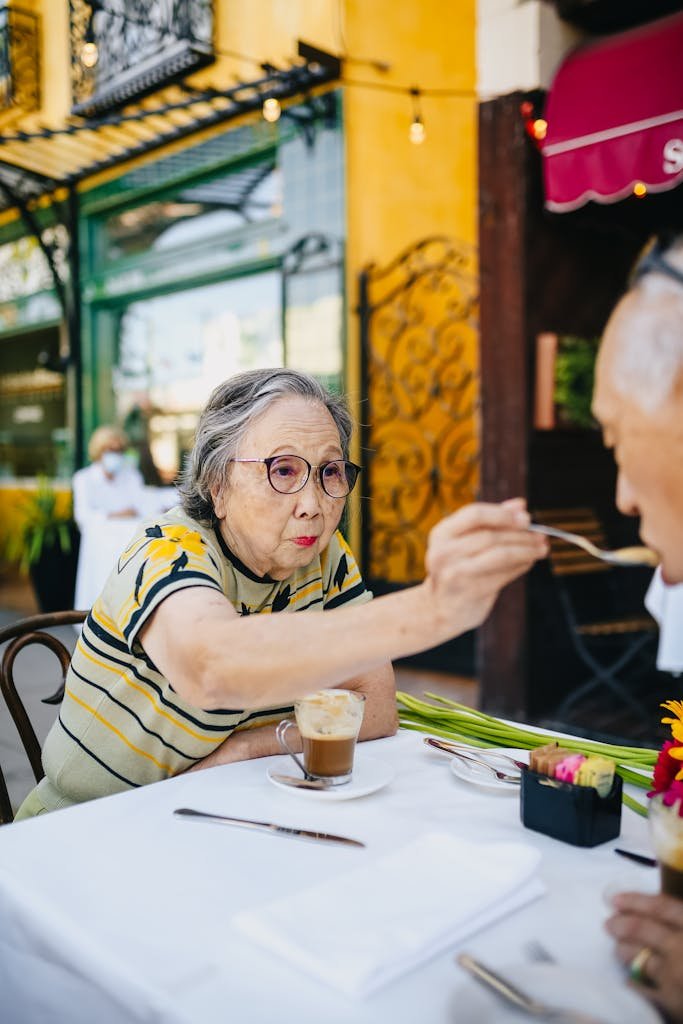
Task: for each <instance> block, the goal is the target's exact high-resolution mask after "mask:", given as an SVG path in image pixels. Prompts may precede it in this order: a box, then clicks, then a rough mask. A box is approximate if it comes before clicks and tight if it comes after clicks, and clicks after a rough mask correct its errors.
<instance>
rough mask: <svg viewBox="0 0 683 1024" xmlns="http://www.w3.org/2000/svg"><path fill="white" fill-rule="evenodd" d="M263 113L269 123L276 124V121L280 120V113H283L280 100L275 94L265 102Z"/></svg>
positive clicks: (264, 118)
mask: <svg viewBox="0 0 683 1024" xmlns="http://www.w3.org/2000/svg"><path fill="white" fill-rule="evenodd" d="M261 113H262V114H263V120H264V121H267V122H268V123H269V124H275V122H276V121H279V120H280V114H281V113H282V107H281V106H280V101H279V100H278V99H276V98H275V97H274V96H269V97H268V99H267V100H264V102H263V108H262V110H261Z"/></svg>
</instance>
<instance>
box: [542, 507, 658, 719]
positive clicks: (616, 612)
mask: <svg viewBox="0 0 683 1024" xmlns="http://www.w3.org/2000/svg"><path fill="white" fill-rule="evenodd" d="M533 518H534V519H535V520H536V521H537V522H539V523H543V524H544V525H546V526H555V527H559V528H560V529H563V530H568V531H570V532H572V533H578V534H581V535H583V536H584V537H586V538H587V539H588V540H590V541H592V542H593V543H594V544H596V545H597V546H598V547H601V548H608V547H609V546H610V545H609V544H608V543H607V541H606V538H605V535H604V531H603V528H602V524H601V523H600V521H599V520H598V518H597V517H596V515H595V513H594V512H593V510H592V509H590V508H573V509H554V510H543V511H539V512H535V513H534V515H533ZM549 563H550V571H551V575H552V578H553V580H554V584H555V587H556V590H557V595H558V597H559V604H560V607H561V609H562V613H563V617H564V622H565V627H566V629H567V631H568V633H569V638H570V642H571V645H572V647H573V648H574V651H575V653H576V655H578V658H579V660H580V662H581V663H582V664H583V666H584V668H585V669H586V670H587V674H586V677H585V678H584V679H582V680H580V681H579V682H578V685H577V686H575V687H574V688H572V690H571V692H570V693H569V694H568V695H567V697H566V698H565V699H564V700H563V701H562V703H561V704H560V705H559V707H558V708H557V709H556V711H555V717H556V718H557V720H558V721H560V722H563V721H566V720H568V719H570V718H571V715H572V712H573V711H574V709H575V708H576V706H577V705H578V704H579V703H580V702H581V701H582V700H584V698H586V697H588V696H589V695H590V694H592V693H593V692H594V691H596V690H598V689H605V690H607V691H608V692H609V693H610V694H611V697H612V698H613V701H614V708H615V711H616V710H619V709H624V710H625V709H626V708H628V709H630V711H631V712H634V713H635V714H637V715H638V716H644V715H647V711H646V709H645V707H644V705H643V704H642V703H641V701H639V700H638V697H637V696H636V692H637V690H636V686H637V682H638V680H639V679H642V677H643V676H644V675H645V673H646V672H648V671H650V672H651V671H652V669H653V667H654V664H655V651H656V642H657V625H656V623H655V621H654V619H652V617H651V616H650V615H648V613H647V612H646V610H645V608H644V607H643V603H642V595H641V594H640V590H641V589H643V590H644V586H643V587H640V586H639V582H640V581H641V580H643V581H644V583H645V585H646V583H647V581H648V580H649V576H648V571H647V570H643V569H641V568H639V567H638V568H631V567H628V568H622V567H615V566H612V565H608V564H606V563H605V562H601V561H598V560H597V559H596V558H592V557H591V556H590V555H587V554H586V553H585V552H584V551H583V550H582V549H581V548H578V547H576V546H574V545H572V544H568V543H566V542H565V541H562V540H555V539H554V538H553V539H551V543H550V557H549ZM633 577H635V579H634V578H633ZM629 584H637V585H636V586H629ZM634 691H635V692H634Z"/></svg>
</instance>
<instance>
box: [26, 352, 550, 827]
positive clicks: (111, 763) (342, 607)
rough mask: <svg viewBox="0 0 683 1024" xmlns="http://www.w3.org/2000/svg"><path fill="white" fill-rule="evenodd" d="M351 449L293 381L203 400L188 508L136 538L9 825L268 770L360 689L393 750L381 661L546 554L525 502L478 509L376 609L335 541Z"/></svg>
mask: <svg viewBox="0 0 683 1024" xmlns="http://www.w3.org/2000/svg"><path fill="white" fill-rule="evenodd" d="M350 433H351V422H350V419H349V416H348V413H347V412H346V410H345V408H344V406H343V404H342V402H341V400H340V399H338V398H336V397H334V396H332V395H330V394H328V393H327V392H326V391H325V390H324V389H323V388H322V387H321V386H320V384H319V383H318V382H317V381H316V380H315V379H314V378H312V377H309V376H306V375H305V374H302V373H297V372H295V371H292V370H284V369H274V370H256V371H252V372H248V373H242V374H239V375H238V376H236V377H233V378H232V379H230V380H228V381H226V383H224V384H222V385H220V387H218V388H217V389H216V390H215V391H214V393H213V395H212V396H211V398H210V400H209V404H208V406H207V408H206V410H205V411H204V413H203V415H202V417H201V419H200V422H199V425H198V428H197V436H196V443H195V447H194V451H193V453H192V457H191V460H190V462H189V465H188V466H187V468H186V476H185V483H184V486H183V489H182V496H183V507H182V509H181V508H176V509H173V510H171V511H170V512H168V513H166V514H165V515H163V516H161V517H158V518H156V519H154V520H153V521H151V522H148V523H147V524H146V525H145V527H144V528H143V529H141V531H140V532H139V534H138V535H137V536H136V537H135V538H134V540H133V542H132V543H131V544H130V545H129V547H128V548H127V550H126V551H124V552H123V554H122V555H121V557H120V559H119V562H118V565H117V566H116V568H115V570H114V571H113V572H112V574H111V576H110V577H109V580H108V581H107V583H106V585H105V587H104V590H103V591H102V594H101V595H100V597H99V599H98V600H97V601H96V602H95V605H94V607H93V609H92V612H91V614H90V615H89V616H88V619H87V622H86V623H85V626H84V629H83V633H82V636H81V638H80V640H79V642H78V645H77V647H76V650H75V652H74V656H73V659H72V663H71V667H70V669H69V673H68V677H67V685H66V693H65V696H64V702H63V706H62V709H61V713H60V716H59V719H58V721H57V722H56V723H55V725H54V726H53V728H52V730H51V732H50V733H49V735H48V737H47V740H46V743H45V747H44V750H43V764H44V768H45V778H44V779H43V780H42V781H41V782H40V783H39V784H38V786H37V787H36V789H34V790H33V792H32V793H31V794H29V796H28V797H27V799H26V800H25V801H24V804H23V805H22V807H21V809H20V811H19V814H18V817H28V816H30V815H32V814H36V813H40V812H42V811H44V810H51V809H53V808H57V807H63V806H65V805H68V804H71V803H75V802H78V801H83V800H89V799H92V798H94V797H98V796H103V795H105V794H108V793H114V792H117V791H120V790H125V789H129V788H131V787H134V786H140V785H144V784H145V783H148V782H154V781H156V780H159V779H164V778H166V777H168V776H170V775H175V774H177V773H178V772H182V771H186V770H188V769H190V770H191V769H195V768H203V767H207V766H210V765H218V764H224V763H227V762H231V761H236V760H243V759H245V758H250V757H258V756H263V755H267V754H274V753H276V752H278V749H279V748H278V746H277V742H276V739H275V724H276V723H277V722H278V721H279V720H280V719H281V718H282V717H283V715H285V714H287V713H288V712H290V711H291V705H292V701H293V700H294V699H295V698H296V697H299V696H302V695H304V694H306V693H310V692H311V691H313V690H316V689H318V688H319V687H324V686H345V687H348V688H351V689H356V690H359V691H362V692H363V693H364V694H365V695H366V712H365V716H364V721H363V729H362V732H361V739H370V738H373V737H377V736H386V735H389V734H391V733H393V732H394V731H395V730H396V710H395V699H394V679H393V670H392V668H391V664H390V660H391V659H392V658H398V657H403V656H405V655H409V654H414V653H415V652H416V651H419V650H422V649H424V648H428V647H432V646H434V645H435V644H438V643H441V642H443V641H445V640H447V639H448V638H450V637H452V636H454V635H456V634H457V633H460V632H462V631H463V630H466V629H471V628H472V627H474V626H476V625H478V624H479V623H480V622H481V621H482V619H483V618H484V617H485V616H486V614H487V613H488V611H489V609H490V608H491V605H492V604H493V601H494V600H495V597H496V595H497V594H498V592H499V590H500V588H501V587H502V586H504V585H505V584H506V583H507V582H509V581H510V580H511V579H513V578H514V577H515V576H517V575H519V573H521V572H524V571H525V570H527V569H528V568H529V567H530V566H531V565H532V563H533V562H534V561H535V560H536V559H537V558H539V557H542V556H543V555H544V554H545V551H546V545H545V541H544V539H543V538H540V537H538V536H537V535H534V534H531V533H529V532H528V531H527V530H526V529H525V526H526V524H527V522H528V516H527V513H526V512H525V511H524V508H523V505H522V504H521V503H519V502H508V503H506V504H504V505H501V506H491V505H480V506H476V505H474V506H469V507H467V508H464V509H461V510H460V511H459V512H457V513H455V514H454V515H452V516H450V517H449V518H447V519H445V520H443V521H442V522H441V523H439V524H438V525H437V526H436V527H435V528H434V529H433V530H432V532H431V535H430V540H429V550H428V553H427V559H426V568H427V576H426V579H425V581H424V582H423V583H421V584H419V585H418V586H415V587H412V588H410V589H408V590H404V591H402V592H400V593H396V594H392V595H387V596H384V597H381V598H378V599H376V600H371V597H372V595H371V594H370V593H369V592H368V591H367V590H366V589H365V586H364V584H363V581H362V579H361V576H360V573H359V571H358V568H357V566H356V563H355V561H354V558H353V555H352V553H351V551H350V549H349V548H348V547H347V545H346V543H345V541H344V539H343V538H342V536H341V534H340V533H339V531H338V526H339V521H340V518H341V515H342V512H343V509H344V503H345V499H346V497H347V495H348V494H349V493H350V491H351V489H352V488H353V486H354V484H355V482H356V479H357V476H358V472H359V467H358V466H355V465H354V464H353V463H352V462H349V461H348V450H349V437H350ZM275 612H277V613H282V612H285V613H290V612H295V613H296V614H294V615H292V614H274V613H275ZM322 612H325V613H326V614H321V613H322Z"/></svg>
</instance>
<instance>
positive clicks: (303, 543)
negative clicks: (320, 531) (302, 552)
mask: <svg viewBox="0 0 683 1024" xmlns="http://www.w3.org/2000/svg"><path fill="white" fill-rule="evenodd" d="M317 539H318V538H317V537H295V538H294V543H295V544H298V545H299V547H300V548H310V547H311V545H312V544H315V542H316V541H317Z"/></svg>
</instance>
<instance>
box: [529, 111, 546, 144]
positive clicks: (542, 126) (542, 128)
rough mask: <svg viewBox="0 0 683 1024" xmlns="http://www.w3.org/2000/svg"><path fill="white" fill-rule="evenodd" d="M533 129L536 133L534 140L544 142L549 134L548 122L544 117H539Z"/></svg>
mask: <svg viewBox="0 0 683 1024" xmlns="http://www.w3.org/2000/svg"><path fill="white" fill-rule="evenodd" d="M531 127H532V131H533V133H534V138H535V139H537V140H538V142H542V141H543V139H544V138H545V137H546V135H547V134H548V122H547V121H544V120H543V118H542V117H537V118H536V120H535V121H534V122H533V124H532V126H531Z"/></svg>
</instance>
